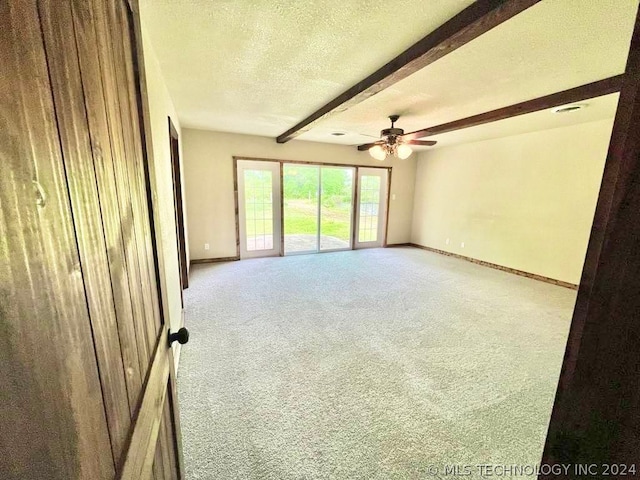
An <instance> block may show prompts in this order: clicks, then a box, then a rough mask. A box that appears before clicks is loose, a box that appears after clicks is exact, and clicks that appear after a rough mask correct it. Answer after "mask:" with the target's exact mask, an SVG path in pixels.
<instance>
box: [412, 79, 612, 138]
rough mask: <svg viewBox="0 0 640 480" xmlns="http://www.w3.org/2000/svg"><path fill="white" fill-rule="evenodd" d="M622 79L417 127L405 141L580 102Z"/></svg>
mask: <svg viewBox="0 0 640 480" xmlns="http://www.w3.org/2000/svg"><path fill="white" fill-rule="evenodd" d="M623 78H624V75H616V76H615V77H609V78H605V79H604V80H599V81H597V82H593V83H587V84H586V85H581V86H579V87H575V88H571V89H569V90H563V91H562V92H557V93H552V94H551V95H545V96H544V97H538V98H534V99H533V100H527V101H526V102H521V103H516V104H515V105H509V106H508V107H503V108H498V109H497V110H491V111H490V112H485V113H480V114H478V115H473V116H471V117H466V118H462V119H460V120H455V121H453V122H448V123H443V124H441V125H436V126H433V127H428V128H424V129H422V130H416V131H415V132H410V133H408V134H406V135H405V136H404V137H403V138H404V139H405V140H415V139H418V138H424V137H432V136H434V135H439V134H441V133H447V132H453V131H455V130H462V129H463V128H469V127H475V126H478V125H482V124H485V123H490V122H496V121H498V120H505V119H507V118H511V117H517V116H519V115H525V114H527V113H533V112H538V111H540V110H547V109H549V108H553V107H559V106H561V105H567V104H570V103H576V102H581V101H583V100H587V99H589V98H595V97H601V96H602V95H608V94H610V93H615V92H618V91H620V88H621V86H622V80H623Z"/></svg>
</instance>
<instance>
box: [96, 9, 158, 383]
mask: <svg viewBox="0 0 640 480" xmlns="http://www.w3.org/2000/svg"><path fill="white" fill-rule="evenodd" d="M124 8H125V5H124V2H122V1H115V2H109V3H108V5H107V14H108V19H109V24H110V27H111V35H110V38H111V42H112V49H113V54H114V73H115V78H116V85H117V101H118V105H119V109H120V123H121V126H122V138H123V144H124V157H123V158H124V163H125V165H124V166H125V167H126V169H127V171H126V177H127V186H128V191H129V194H130V196H131V206H132V217H131V220H132V225H133V233H134V234H133V240H134V241H135V244H134V248H135V250H136V252H137V260H138V274H139V277H138V279H139V282H140V283H139V288H140V289H141V292H142V305H143V317H142V318H143V319H144V323H143V325H142V326H141V330H143V331H144V334H145V338H146V341H147V347H148V348H149V350H150V351H153V350H154V348H155V343H156V340H157V336H158V331H159V328H160V323H159V320H158V315H157V313H156V312H157V311H158V308H159V306H158V303H157V302H155V304H154V291H155V290H154V289H153V287H152V277H151V276H150V275H149V272H150V270H151V268H152V266H150V265H149V255H148V253H147V244H148V243H150V238H147V237H146V235H149V236H150V233H148V226H147V225H145V212H146V211H147V208H148V206H147V203H146V199H147V197H146V194H145V193H144V192H141V190H140V181H139V176H140V175H142V172H141V170H142V171H143V169H144V166H143V165H141V162H140V161H139V160H140V148H141V147H140V144H139V143H136V141H135V137H134V130H135V129H136V126H135V124H134V123H133V122H132V115H131V105H130V96H129V89H130V88H131V85H130V83H129V80H128V78H127V66H126V62H127V57H126V52H125V50H126V47H125V41H126V38H127V36H128V32H129V30H128V26H127V25H126V24H125V23H124V22H123V17H122V10H123V9H124ZM146 218H148V216H147V217H146ZM156 297H157V295H156ZM139 340H140V339H139ZM147 368H148V367H147ZM145 370H146V368H145Z"/></svg>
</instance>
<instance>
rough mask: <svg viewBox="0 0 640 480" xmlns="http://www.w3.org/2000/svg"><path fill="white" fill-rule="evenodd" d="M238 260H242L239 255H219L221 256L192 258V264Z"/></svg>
mask: <svg viewBox="0 0 640 480" xmlns="http://www.w3.org/2000/svg"><path fill="white" fill-rule="evenodd" d="M236 260H240V257H239V256H237V255H236V256H235V257H219V258H196V259H195V260H191V262H190V264H191V265H198V264H201V263H219V262H235V261H236Z"/></svg>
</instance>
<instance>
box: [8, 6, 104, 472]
mask: <svg viewBox="0 0 640 480" xmlns="http://www.w3.org/2000/svg"><path fill="white" fill-rule="evenodd" d="M0 20H1V22H2V28H1V29H0V63H1V64H2V75H0V161H1V163H2V166H3V173H2V175H0V207H1V208H0V211H1V216H0V222H1V226H0V229H1V230H2V232H3V235H2V238H1V239H0V289H1V291H0V297H1V298H2V302H0V325H1V327H2V332H3V334H2V336H0V362H1V364H2V369H0V384H1V385H2V413H3V418H4V419H5V421H4V422H3V426H2V435H0V447H1V451H2V455H0V472H1V475H0V476H2V478H7V479H18V478H47V479H61V480H62V479H64V480H68V479H74V478H91V479H109V478H113V475H114V463H113V458H112V455H111V448H110V442H109V433H108V429H107V422H106V418H105V411H104V404H103V400H102V395H101V388H100V381H99V376H98V370H97V367H96V361H95V355H96V352H95V350H94V346H93V341H92V334H91V325H90V322H89V316H88V307H87V298H86V296H85V290H84V285H83V279H82V272H81V269H80V257H79V253H78V247H77V244H76V242H77V238H76V235H75V234H74V231H73V221H72V218H71V207H70V204H69V197H68V192H67V186H66V181H65V172H64V166H63V161H62V154H61V151H60V143H59V137H58V132H57V126H56V119H55V116H54V108H53V101H52V98H51V91H50V84H49V76H48V75H49V73H48V71H47V65H46V60H45V56H44V46H43V44H42V31H41V29H40V20H39V17H38V11H37V7H36V4H35V2H34V1H29V0H9V1H6V0H5V1H3V2H0ZM97 451H98V452H102V454H100V455H96V454H95V452H97Z"/></svg>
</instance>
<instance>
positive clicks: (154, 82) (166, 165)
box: [142, 24, 184, 365]
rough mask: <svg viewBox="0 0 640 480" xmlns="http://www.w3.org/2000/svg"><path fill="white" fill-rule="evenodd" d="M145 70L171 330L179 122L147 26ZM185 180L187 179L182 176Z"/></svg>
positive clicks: (177, 310) (177, 315)
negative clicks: (174, 138) (174, 147)
mask: <svg viewBox="0 0 640 480" xmlns="http://www.w3.org/2000/svg"><path fill="white" fill-rule="evenodd" d="M142 35H143V49H144V63H145V65H144V67H145V75H146V82H147V96H148V100H149V111H150V117H151V141H152V144H153V161H154V165H155V178H154V179H152V181H155V184H156V189H157V192H158V199H157V200H158V204H159V206H160V212H159V215H160V225H156V231H157V232H158V233H159V234H160V236H161V241H162V252H160V254H161V255H162V257H163V261H164V275H165V282H166V290H167V291H166V294H167V297H168V298H167V299H168V305H169V311H168V316H169V318H168V321H169V325H170V328H171V330H172V331H176V330H178V329H179V328H180V327H181V326H182V321H183V320H182V302H181V298H180V295H181V292H180V276H179V275H180V273H179V267H178V250H177V239H176V222H175V205H174V199H173V175H172V164H171V150H170V143H169V123H168V119H167V117H171V121H172V123H173V125H174V126H175V128H176V130H177V131H178V135H179V136H181V135H180V131H181V129H180V122H179V121H178V116H177V115H176V111H175V108H174V106H173V102H172V101H171V97H170V96H169V92H168V90H167V87H166V85H165V81H164V78H163V77H162V72H161V70H160V64H159V63H158V59H157V57H156V54H155V52H154V51H153V47H152V46H151V43H150V42H149V40H148V36H147V34H146V31H145V28H144V24H143V25H142ZM183 178H184V176H183ZM174 354H175V359H176V365H177V361H178V356H179V345H178V343H177V342H175V343H174Z"/></svg>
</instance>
